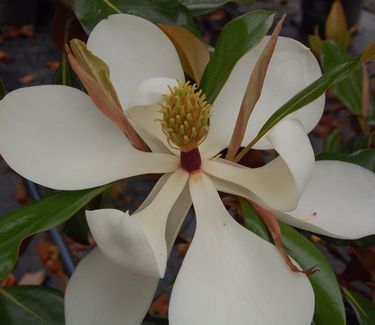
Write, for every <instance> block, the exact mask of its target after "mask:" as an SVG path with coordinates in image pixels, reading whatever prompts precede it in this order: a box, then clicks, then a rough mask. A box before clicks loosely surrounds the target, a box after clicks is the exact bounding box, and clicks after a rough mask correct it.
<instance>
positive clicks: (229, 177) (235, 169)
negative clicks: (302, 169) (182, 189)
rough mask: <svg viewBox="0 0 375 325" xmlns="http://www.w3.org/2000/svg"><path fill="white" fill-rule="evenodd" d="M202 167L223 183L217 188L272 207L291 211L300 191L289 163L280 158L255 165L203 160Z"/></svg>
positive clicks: (220, 160) (219, 183)
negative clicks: (255, 166) (251, 166)
mask: <svg viewBox="0 0 375 325" xmlns="http://www.w3.org/2000/svg"><path fill="white" fill-rule="evenodd" d="M202 169H203V170H204V171H205V172H206V173H207V174H209V175H210V176H213V177H215V178H217V179H218V180H223V181H225V182H215V183H218V190H220V191H224V192H227V193H230V194H235V195H240V196H243V197H245V198H248V199H251V200H255V201H256V202H260V203H261V204H265V205H267V206H268V207H272V208H274V209H283V210H292V209H294V208H295V207H296V205H297V202H298V198H299V193H298V189H297V187H296V184H295V182H294V180H293V177H292V175H291V173H290V170H289V168H288V166H287V165H286V164H285V162H284V161H283V160H282V159H281V158H280V157H278V158H276V159H274V160H272V161H271V162H269V163H268V164H267V165H264V166H262V167H258V168H248V167H244V166H241V165H237V164H234V163H230V162H228V161H226V160H222V159H218V160H206V161H203V165H202Z"/></svg>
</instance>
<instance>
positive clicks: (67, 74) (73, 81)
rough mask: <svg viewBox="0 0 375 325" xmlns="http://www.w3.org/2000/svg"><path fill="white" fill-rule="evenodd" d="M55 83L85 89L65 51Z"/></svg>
mask: <svg viewBox="0 0 375 325" xmlns="http://www.w3.org/2000/svg"><path fill="white" fill-rule="evenodd" d="M54 83H55V84H57V85H65V86H70V87H73V88H77V89H80V90H83V91H84V87H83V86H82V83H81V81H80V80H79V79H78V77H77V76H76V74H75V73H74V71H73V69H72V68H71V66H70V64H69V62H68V60H67V58H66V54H65V52H64V53H63V55H62V58H61V64H60V66H59V68H58V69H57V71H56V74H55V80H54Z"/></svg>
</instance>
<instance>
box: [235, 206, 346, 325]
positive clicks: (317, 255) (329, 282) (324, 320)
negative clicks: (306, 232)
mask: <svg viewBox="0 0 375 325" xmlns="http://www.w3.org/2000/svg"><path fill="white" fill-rule="evenodd" d="M240 204H241V210H242V214H243V217H244V220H245V226H246V228H247V229H249V230H251V231H254V232H255V233H256V234H257V235H259V236H261V237H262V238H263V239H265V240H268V241H271V242H272V239H271V235H270V234H269V233H268V231H267V229H266V228H265V226H264V224H263V222H262V220H261V219H260V218H259V217H258V216H257V215H256V213H255V211H254V210H253V209H252V208H251V207H250V205H249V203H247V202H246V201H245V200H243V199H241V200H240ZM280 228H281V233H282V242H283V245H284V247H285V249H286V251H287V252H288V254H289V255H290V256H291V257H292V258H293V259H294V260H296V261H297V262H298V264H299V265H300V266H301V267H302V269H304V270H308V269H310V268H311V267H314V266H317V267H318V269H319V271H318V272H315V273H314V274H313V275H310V276H309V280H310V282H311V285H312V287H313V289H314V293H315V313H314V322H315V324H317V325H332V324H335V325H341V324H342V325H344V324H345V310H344V304H343V301H342V296H341V292H340V288H339V286H338V283H337V279H336V276H335V273H334V272H333V270H332V267H331V265H330V264H329V262H328V261H327V259H326V258H325V256H324V255H323V254H322V253H321V252H320V250H319V249H318V248H317V247H316V246H315V245H314V244H312V243H311V242H310V241H309V240H307V239H306V238H305V237H304V236H302V235H301V234H300V233H299V232H298V231H296V230H295V229H293V228H292V227H290V226H288V225H286V224H284V223H281V222H280Z"/></svg>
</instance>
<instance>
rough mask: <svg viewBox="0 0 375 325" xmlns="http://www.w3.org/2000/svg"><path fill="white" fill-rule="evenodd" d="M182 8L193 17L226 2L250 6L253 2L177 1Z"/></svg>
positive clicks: (252, 0) (224, 0)
mask: <svg viewBox="0 0 375 325" xmlns="http://www.w3.org/2000/svg"><path fill="white" fill-rule="evenodd" d="M179 1H180V3H182V4H183V5H184V6H186V7H188V8H189V10H190V11H191V13H192V14H193V15H194V16H199V15H203V14H207V13H209V12H211V11H214V10H215V9H217V8H220V7H221V6H223V5H225V4H226V3H228V2H237V3H239V4H242V5H250V4H252V3H254V2H255V0H233V1H231V0H179Z"/></svg>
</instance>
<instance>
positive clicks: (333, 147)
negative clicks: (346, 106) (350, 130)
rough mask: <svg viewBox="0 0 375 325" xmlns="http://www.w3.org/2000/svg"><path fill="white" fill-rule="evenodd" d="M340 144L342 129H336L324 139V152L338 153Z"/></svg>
mask: <svg viewBox="0 0 375 325" xmlns="http://www.w3.org/2000/svg"><path fill="white" fill-rule="evenodd" d="M340 144H341V137H340V129H336V130H334V131H333V132H332V133H330V134H329V135H328V136H327V137H326V138H325V139H324V146H323V152H338V151H340Z"/></svg>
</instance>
